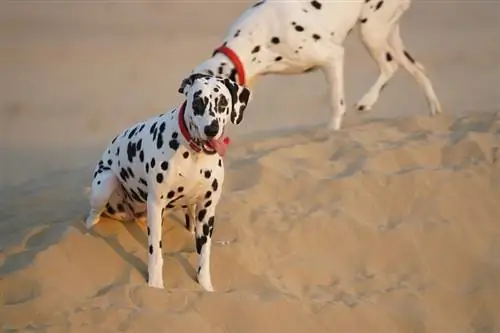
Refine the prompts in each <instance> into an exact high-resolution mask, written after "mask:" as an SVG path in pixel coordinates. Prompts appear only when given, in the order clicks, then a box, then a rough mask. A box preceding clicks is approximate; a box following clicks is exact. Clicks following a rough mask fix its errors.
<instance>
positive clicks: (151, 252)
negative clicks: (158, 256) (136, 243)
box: [149, 245, 153, 254]
mask: <svg viewBox="0 0 500 333" xmlns="http://www.w3.org/2000/svg"><path fill="white" fill-rule="evenodd" d="M149 254H153V245H149Z"/></svg>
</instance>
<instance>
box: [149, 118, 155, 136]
mask: <svg viewBox="0 0 500 333" xmlns="http://www.w3.org/2000/svg"><path fill="white" fill-rule="evenodd" d="M154 131H156V121H155V122H154V123H153V124H152V125H151V127H150V128H149V134H153V132H154Z"/></svg>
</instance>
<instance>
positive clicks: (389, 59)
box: [385, 52, 392, 61]
mask: <svg viewBox="0 0 500 333" xmlns="http://www.w3.org/2000/svg"><path fill="white" fill-rule="evenodd" d="M385 59H387V61H392V55H391V54H390V53H389V52H387V53H386V54H385Z"/></svg>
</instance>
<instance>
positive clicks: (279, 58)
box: [274, 56, 283, 61]
mask: <svg viewBox="0 0 500 333" xmlns="http://www.w3.org/2000/svg"><path fill="white" fill-rule="evenodd" d="M281 59H283V57H282V56H277V57H276V58H274V61H281Z"/></svg>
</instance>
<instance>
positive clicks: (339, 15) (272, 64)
mask: <svg viewBox="0 0 500 333" xmlns="http://www.w3.org/2000/svg"><path fill="white" fill-rule="evenodd" d="M410 1H411V0H349V1H326V0H325V1H323V0H312V1H311V0H296V1H282V0H262V1H259V2H257V3H255V4H254V5H253V6H252V7H251V8H248V9H247V10H246V11H245V12H244V13H243V14H242V15H241V16H240V17H239V18H238V19H237V20H236V22H235V23H234V24H233V25H232V26H231V28H230V29H229V32H228V34H227V36H226V37H225V38H224V41H223V44H222V46H221V47H219V48H217V49H216V50H215V51H214V53H213V55H212V57H211V58H210V59H208V60H206V61H204V62H203V63H201V64H200V65H198V66H197V67H196V68H194V70H193V72H195V73H211V74H215V75H220V76H222V77H229V78H231V79H232V80H236V79H238V81H239V83H240V84H244V85H246V86H247V87H251V86H252V84H253V82H254V81H255V79H257V77H259V76H263V75H267V74H299V73H304V72H309V71H311V70H315V69H321V70H322V72H323V73H324V75H325V78H326V82H327V84H328V92H329V94H330V108H331V110H332V117H331V120H330V122H329V126H328V127H329V129H331V130H339V129H340V127H341V123H342V118H343V115H344V114H345V112H346V106H345V100H344V46H343V43H344V40H345V39H346V37H347V36H348V34H349V33H350V31H351V30H352V29H353V27H354V26H355V25H356V23H357V22H359V23H360V32H361V40H362V42H363V44H364V46H365V47H366V49H367V50H368V51H369V53H370V55H371V57H372V58H373V60H375V62H376V63H377V66H378V67H379V70H380V75H379V77H378V79H377V80H376V82H375V83H374V84H373V85H372V87H371V88H370V89H369V90H368V92H367V93H366V94H365V95H364V96H363V97H362V98H361V99H360V101H359V102H358V103H357V104H356V107H357V109H358V110H359V111H368V110H370V109H371V108H372V107H373V105H374V104H375V102H376V101H377V100H378V97H379V93H380V92H381V90H382V89H383V88H384V87H385V85H386V84H387V82H388V81H389V80H390V79H391V77H392V76H393V75H394V73H395V72H396V71H397V69H398V67H399V66H400V65H401V66H403V68H405V69H406V70H407V71H408V72H409V73H410V74H411V75H412V76H413V78H414V79H415V80H416V81H417V82H418V84H419V85H420V86H421V87H422V89H423V90H424V92H425V95H426V98H427V101H428V104H429V106H430V114H431V115H435V114H438V113H440V112H441V105H440V102H439V100H438V98H437V96H436V94H435V92H434V89H433V87H432V83H431V81H430V79H429V78H428V76H427V75H426V73H425V70H424V67H423V66H422V65H421V64H420V63H418V62H417V61H416V60H415V59H414V58H413V57H412V56H411V55H410V54H409V53H408V52H407V51H406V50H405V47H404V45H403V41H402V39H401V37H400V33H399V21H400V19H401V17H402V15H403V14H404V13H405V12H406V10H407V9H408V8H409V6H410Z"/></svg>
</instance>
